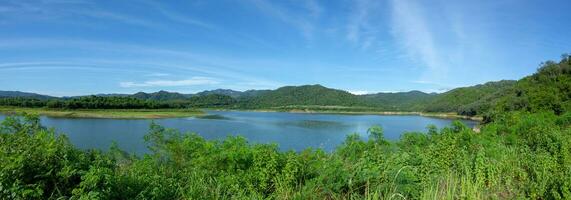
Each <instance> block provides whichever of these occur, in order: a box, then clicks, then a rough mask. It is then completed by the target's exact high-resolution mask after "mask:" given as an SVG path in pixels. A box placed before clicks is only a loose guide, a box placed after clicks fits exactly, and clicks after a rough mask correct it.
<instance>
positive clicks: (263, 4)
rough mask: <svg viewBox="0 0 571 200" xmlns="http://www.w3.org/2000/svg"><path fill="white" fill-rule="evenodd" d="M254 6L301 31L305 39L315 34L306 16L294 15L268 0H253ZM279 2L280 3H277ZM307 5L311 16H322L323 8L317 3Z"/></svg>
mask: <svg viewBox="0 0 571 200" xmlns="http://www.w3.org/2000/svg"><path fill="white" fill-rule="evenodd" d="M251 2H252V3H253V5H254V6H256V7H257V8H258V9H259V10H260V11H262V12H264V13H266V14H267V15H270V16H272V17H275V18H277V19H279V20H281V21H283V22H285V23H287V24H289V25H291V26H293V27H295V28H297V29H299V30H300V31H301V34H302V35H303V37H305V39H308V40H310V39H312V38H313V32H314V29H315V28H314V25H313V24H312V23H311V22H310V21H309V20H308V19H306V18H305V17H304V16H301V15H299V14H292V13H291V12H289V11H288V10H287V9H285V8H283V7H281V6H279V5H276V4H275V3H272V2H274V1H266V0H251ZM275 2H278V1H275ZM307 3H308V4H307V5H306V7H307V9H308V10H309V15H311V16H313V17H315V16H317V15H319V14H320V12H321V7H320V6H319V5H318V4H317V2H313V3H311V2H307Z"/></svg>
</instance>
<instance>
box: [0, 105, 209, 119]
mask: <svg viewBox="0 0 571 200" xmlns="http://www.w3.org/2000/svg"><path fill="white" fill-rule="evenodd" d="M0 113H3V114H9V115H11V114H19V113H29V114H37V115H44V116H49V117H65V118H106V119H160V118H177V117H195V116H201V115H203V114H204V112H203V111H200V110H194V109H97V110H95V109H89V110H60V109H48V108H18V107H0Z"/></svg>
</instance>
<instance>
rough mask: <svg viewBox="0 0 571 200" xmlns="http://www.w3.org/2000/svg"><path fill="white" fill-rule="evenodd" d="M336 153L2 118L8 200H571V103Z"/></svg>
mask: <svg viewBox="0 0 571 200" xmlns="http://www.w3.org/2000/svg"><path fill="white" fill-rule="evenodd" d="M369 133H370V137H369V138H368V140H367V139H366V138H359V136H358V135H350V136H348V137H347V139H346V141H345V142H344V143H343V144H342V145H341V146H340V147H338V148H337V149H336V150H335V151H334V152H331V153H326V152H323V151H321V150H319V149H307V150H304V151H302V152H293V151H289V152H280V151H279V150H278V148H277V146H276V145H269V144H249V143H248V142H247V141H246V140H245V139H244V138H241V137H229V138H227V139H226V140H224V141H208V140H205V139H203V138H201V137H200V136H198V135H196V134H188V133H180V132H178V131H176V130H172V129H166V128H164V127H161V126H158V125H156V124H152V125H151V126H150V131H149V133H148V134H147V135H146V136H145V139H146V141H147V143H148V146H149V149H150V150H151V151H152V153H151V154H149V155H145V156H144V157H142V158H137V157H134V156H129V155H128V154H126V153H124V152H122V151H120V150H119V149H118V148H117V147H112V148H111V149H110V150H108V151H106V152H101V151H98V150H89V151H82V150H78V149H76V148H75V147H74V146H73V145H71V144H70V143H69V141H68V140H67V138H66V137H65V135H57V134H56V133H55V132H54V130H53V129H46V128H42V127H41V125H40V124H39V120H38V118H37V117H33V116H26V117H19V118H18V117H10V118H7V119H6V120H5V121H4V122H3V123H2V125H1V126H0V163H2V165H0V197H2V198H3V199H379V198H384V199H515V198H527V199H569V198H571V178H570V177H571V145H570V144H571V114H569V113H567V114H564V115H559V116H558V115H555V114H553V113H552V112H540V113H533V114H532V113H528V112H512V113H508V114H504V115H501V116H498V118H496V120H495V121H494V122H491V123H489V124H487V125H485V126H484V127H483V128H482V130H481V132H480V133H475V132H474V131H472V130H471V129H470V128H469V127H466V126H465V125H463V124H462V123H460V122H455V123H453V125H451V126H450V127H446V128H443V129H440V130H437V129H436V128H435V127H429V128H428V131H427V133H405V134H404V135H403V136H402V137H401V139H400V140H399V141H396V142H390V141H387V140H386V139H384V137H383V131H382V128H380V127H373V128H371V129H370V131H369Z"/></svg>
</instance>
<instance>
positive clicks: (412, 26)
mask: <svg viewBox="0 0 571 200" xmlns="http://www.w3.org/2000/svg"><path fill="white" fill-rule="evenodd" d="M391 10H392V12H391V14H392V16H391V17H392V20H391V23H392V34H393V37H394V38H395V39H396V42H397V43H398V44H400V45H401V46H402V48H404V50H405V51H406V52H407V54H408V56H409V57H410V58H412V59H418V61H420V62H421V63H422V64H424V65H426V66H427V67H428V68H430V69H431V70H440V69H442V67H443V65H442V63H441V62H440V60H439V54H438V50H437V48H436V44H435V41H434V37H433V33H432V31H431V29H430V28H429V26H428V24H427V22H426V17H425V16H424V15H423V10H422V9H421V7H420V6H419V5H418V4H417V3H416V2H414V0H391Z"/></svg>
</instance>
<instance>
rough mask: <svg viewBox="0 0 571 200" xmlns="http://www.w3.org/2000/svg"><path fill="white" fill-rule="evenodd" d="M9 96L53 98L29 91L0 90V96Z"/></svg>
mask: <svg viewBox="0 0 571 200" xmlns="http://www.w3.org/2000/svg"><path fill="white" fill-rule="evenodd" d="M11 97H22V98H34V99H51V98H55V97H52V96H48V95H41V94H36V93H29V92H19V91H0V98H11Z"/></svg>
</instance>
